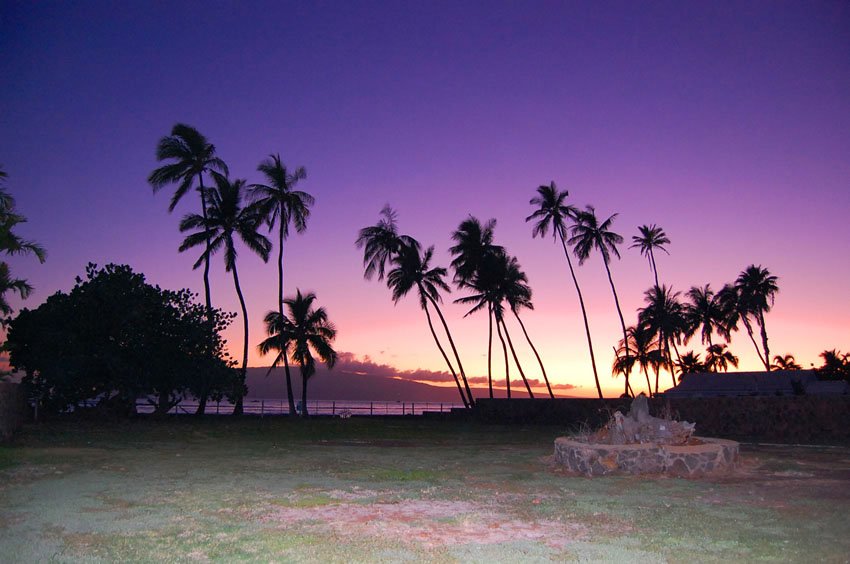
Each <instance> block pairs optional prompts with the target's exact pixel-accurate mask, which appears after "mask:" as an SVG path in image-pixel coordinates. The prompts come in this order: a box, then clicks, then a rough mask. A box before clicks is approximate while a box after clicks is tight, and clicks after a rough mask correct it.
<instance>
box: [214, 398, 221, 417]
mask: <svg viewBox="0 0 850 564" xmlns="http://www.w3.org/2000/svg"><path fill="white" fill-rule="evenodd" d="M219 405H221V400H218V401H217V402H215V414H216V415H218V406H219Z"/></svg>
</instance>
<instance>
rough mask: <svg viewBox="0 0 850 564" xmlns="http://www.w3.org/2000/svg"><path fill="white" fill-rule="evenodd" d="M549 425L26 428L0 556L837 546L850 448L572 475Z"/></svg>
mask: <svg viewBox="0 0 850 564" xmlns="http://www.w3.org/2000/svg"><path fill="white" fill-rule="evenodd" d="M562 431H563V430H562V429H558V428H546V427H528V428H509V427H500V426H484V425H479V424H474V423H465V422H451V421H436V420H435V421H432V420H425V419H422V418H406V419H393V420H382V419H378V418H375V419H368V418H351V419H336V420H330V419H314V420H310V421H306V422H302V421H288V420H286V419H285V418H265V419H243V420H239V421H236V420H232V419H230V418H225V417H220V418H210V419H206V420H203V421H196V420H194V419H192V418H177V419H171V420H166V421H154V420H138V421H134V422H126V423H117V424H114V423H113V424H98V425H94V424H91V423H82V422H64V423H51V424H42V425H33V426H29V427H27V428H25V429H24V431H23V432H22V433H21V434H20V435H19V436H18V437H17V438H16V440H15V442H14V443H13V444H11V445H6V446H0V561H2V562H36V561H48V560H51V561H58V562H79V561H88V562H96V561H107V562H115V561H206V560H213V561H243V560H244V561H260V562H270V561H274V562H287V561H298V562H301V561H307V562H310V561H315V562H350V561H360V562H364V561H369V562H378V561H391V562H397V561H411V562H413V561H422V560H430V561H435V560H436V561H441V562H444V561H481V562H485V561H486V562H494V561H498V562H519V561H523V562H525V561H549V560H557V561H616V562H693V561H709V562H710V561H792V562H793V561H797V562H814V561H826V562H847V561H848V558H850V521H849V520H848V510H850V448H848V447H846V446H845V447H799V446H796V447H790V446H764V445H762V446H758V445H744V446H743V447H742V464H741V469H740V470H739V471H737V472H736V473H735V474H734V475H730V476H725V477H722V478H715V479H712V480H703V481H696V480H683V479H674V478H665V477H651V478H648V477H604V478H593V479H590V478H584V477H576V476H570V475H566V474H564V473H563V472H560V471H559V470H558V469H556V468H554V467H553V465H552V461H551V456H550V455H551V454H552V450H553V441H554V439H555V437H556V436H558V435H560V434H563V433H562Z"/></svg>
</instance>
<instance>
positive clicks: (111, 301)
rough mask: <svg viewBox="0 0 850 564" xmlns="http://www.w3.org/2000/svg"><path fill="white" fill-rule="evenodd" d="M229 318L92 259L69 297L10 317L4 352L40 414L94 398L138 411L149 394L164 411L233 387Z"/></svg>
mask: <svg viewBox="0 0 850 564" xmlns="http://www.w3.org/2000/svg"><path fill="white" fill-rule="evenodd" d="M231 319H232V316H230V315H228V314H224V313H222V312H220V311H218V310H207V308H206V307H205V306H204V305H203V304H199V303H196V302H195V296H194V295H193V294H192V293H191V292H189V291H188V290H180V291H176V292H175V291H169V290H162V289H160V288H159V287H158V286H152V285H150V284H148V283H147V282H146V281H145V277H144V276H143V275H142V274H137V273H134V272H133V271H132V270H131V269H130V267H128V266H124V265H112V264H110V265H107V266H105V267H104V268H102V269H98V268H97V266H96V265H93V264H90V265H89V266H88V267H87V269H86V277H85V279H83V278H77V282H76V285H75V286H74V288H73V289H72V290H71V291H70V293H68V294H64V293H61V292H57V293H56V294H54V295H52V296H50V297H49V298H48V299H47V300H46V301H45V303H43V304H42V305H41V306H39V307H38V308H36V309H34V310H26V309H25V310H23V311H21V312H20V314H19V315H18V316H17V317H16V318H15V319H13V320H12V321H11V323H10V327H9V336H8V343H7V349H8V350H9V353H10V363H11V365H12V366H13V367H14V368H16V369H19V370H22V371H24V373H25V377H24V381H25V382H26V383H27V384H28V385H29V389H30V393H31V395H32V400H33V401H34V402H35V403H36V404H37V405H38V407H39V409H40V410H41V411H42V412H45V411H46V412H59V411H63V410H65V409H67V408H72V407H79V406H80V405H81V404H82V403H83V402H86V401H95V402H97V403H98V404H99V405H100V406H101V407H107V406H110V407H111V408H112V410H113V411H115V410H117V411H119V412H121V413H132V412H133V411H134V410H135V404H136V401H137V400H139V399H146V400H147V401H149V402H150V404H151V405H153V406H154V408H155V411H156V412H157V413H165V412H167V411H168V410H169V409H171V408H172V407H173V406H174V405H175V404H176V403H178V402H179V401H181V400H182V399H184V398H187V397H189V396H194V397H200V396H201V395H206V396H210V397H221V396H222V395H223V394H225V393H227V394H229V393H230V391H231V390H232V388H233V382H234V381H235V379H236V376H237V375H236V373H235V371H234V370H233V369H232V368H231V362H230V360H229V359H228V357H227V356H226V353H225V352H224V342H223V340H222V338H221V337H220V333H221V331H222V330H224V328H225V327H226V326H227V325H228V324H229V323H230V321H231Z"/></svg>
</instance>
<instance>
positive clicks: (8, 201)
mask: <svg viewBox="0 0 850 564" xmlns="http://www.w3.org/2000/svg"><path fill="white" fill-rule="evenodd" d="M7 177H8V176H7V174H6V171H4V170H3V168H2V167H0V253H3V254H5V255H26V254H32V255H35V257H36V258H37V259H38V261H39V262H40V263H44V260H45V259H46V258H47V252H46V251H45V250H44V248H43V247H42V246H41V245H39V244H38V243H34V242H32V241H27V240H24V239H22V238H21V237H20V236H19V235H18V234H17V233H15V232H14V229H15V227H16V226H17V225H19V224H21V223H26V221H27V220H26V218H25V217H24V216H22V215H20V214H19V213H17V212H16V210H15V198H14V197H13V196H12V195H11V194H10V193H9V192H7V191H6V188H5V186H4V184H5V182H6V178H7ZM32 290H33V287H32V286H31V285H30V284H29V283H28V282H27V281H26V280H23V279H20V278H12V273H11V270H10V269H9V265H8V264H7V263H6V262H5V261H2V262H0V313H2V314H4V315H9V314H11V313H12V308H11V306H10V305H9V302H8V301H7V300H6V292H9V291H14V292H17V293H18V295H19V296H20V297H21V299H26V298H27V297H29V295H30V293H31V292H32ZM5 322H6V320H5V319H4V318H0V325H4V324H5Z"/></svg>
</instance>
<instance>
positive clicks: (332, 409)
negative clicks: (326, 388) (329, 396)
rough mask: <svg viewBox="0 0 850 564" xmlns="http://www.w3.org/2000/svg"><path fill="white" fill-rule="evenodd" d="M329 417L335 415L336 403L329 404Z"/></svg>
mask: <svg viewBox="0 0 850 564" xmlns="http://www.w3.org/2000/svg"><path fill="white" fill-rule="evenodd" d="M331 415H336V401H334V402H332V403H331Z"/></svg>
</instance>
